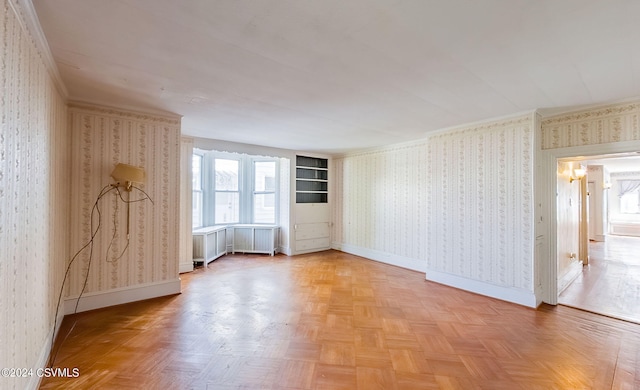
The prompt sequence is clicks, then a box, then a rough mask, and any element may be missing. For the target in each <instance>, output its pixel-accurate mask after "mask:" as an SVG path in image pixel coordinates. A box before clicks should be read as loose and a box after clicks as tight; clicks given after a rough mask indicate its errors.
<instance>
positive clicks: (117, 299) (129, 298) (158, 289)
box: [64, 278, 180, 314]
mask: <svg viewBox="0 0 640 390" xmlns="http://www.w3.org/2000/svg"><path fill="white" fill-rule="evenodd" d="M179 293H180V278H176V279H173V280H169V281H163V282H156V283H146V284H139V285H136V286H131V287H123V288H116V289H113V290H108V291H100V292H95V293H88V294H83V295H82V298H80V303H79V304H78V311H77V312H78V313H80V312H83V311H87V310H94V309H100V308H103V307H108V306H114V305H120V304H123V303H129V302H135V301H142V300H144V299H150V298H157V297H163V296H165V295H172V294H179ZM77 300H78V297H77V296H76V297H70V298H65V300H64V314H73V313H74V309H75V307H76V301H77Z"/></svg>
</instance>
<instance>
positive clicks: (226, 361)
mask: <svg viewBox="0 0 640 390" xmlns="http://www.w3.org/2000/svg"><path fill="white" fill-rule="evenodd" d="M182 277H183V293H182V294H180V295H175V296H170V297H164V298H157V299H152V300H148V301H143V302H136V303H131V304H126V305H120V306H115V307H110V308H105V309H100V310H95V311H91V312H85V313H79V314H76V315H71V316H67V317H66V318H65V320H64V322H63V324H62V329H61V332H60V336H59V337H58V343H57V344H56V348H55V349H56V350H57V351H58V352H57V356H56V359H55V363H54V366H55V367H70V368H78V370H79V374H80V376H79V377H78V378H43V382H42V385H41V388H43V389H52V388H64V389H73V388H78V389H87V388H92V389H97V388H100V389H102V388H109V389H112V388H118V389H125V388H136V389H217V390H218V389H219V390H225V389H332V390H336V389H350V390H351V389H366V390H370V389H403V390H405V389H510V390H511V389H531V388H537V389H565V388H571V389H588V388H593V389H611V388H618V389H619V388H640V325H637V324H633V323H629V322H625V321H620V320H615V319H612V318H608V317H604V316H600V315H595V314H592V313H589V312H585V311H581V310H576V309H573V308H569V307H564V306H557V307H552V306H548V305H542V306H541V307H540V308H539V309H537V310H535V309H531V308H527V307H523V306H519V305H515V304H511V303H507V302H504V301H499V300H496V299H491V298H487V297H483V296H479V295H475V294H472V293H468V292H465V291H462V290H457V289H454V288H450V287H446V286H443V285H439V284H436V283H432V282H428V281H426V280H425V277H424V274H423V273H420V272H415V271H409V270H406V269H401V268H397V267H394V266H390V265H386V264H381V263H377V262H374V261H371V260H367V259H364V258H361V257H357V256H353V255H349V254H345V253H342V252H337V251H327V252H322V253H319V254H311V255H303V256H296V257H287V256H283V255H277V256H275V257H271V256H261V255H252V256H244V255H228V256H223V257H222V258H220V259H218V260H216V261H214V262H212V263H210V264H209V265H208V266H207V267H205V268H200V269H198V270H197V271H195V272H193V273H191V274H185V275H182ZM60 340H63V342H62V344H60Z"/></svg>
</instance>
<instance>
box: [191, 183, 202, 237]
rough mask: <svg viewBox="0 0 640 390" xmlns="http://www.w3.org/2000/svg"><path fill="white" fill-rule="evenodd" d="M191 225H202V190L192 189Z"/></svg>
mask: <svg viewBox="0 0 640 390" xmlns="http://www.w3.org/2000/svg"><path fill="white" fill-rule="evenodd" d="M192 210H193V216H192V223H191V225H192V227H194V228H197V227H200V226H202V192H199V191H193V208H192Z"/></svg>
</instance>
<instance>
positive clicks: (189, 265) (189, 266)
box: [178, 261, 193, 274]
mask: <svg viewBox="0 0 640 390" xmlns="http://www.w3.org/2000/svg"><path fill="white" fill-rule="evenodd" d="M192 271H193V261H190V262H186V263H180V264H178V272H179V273H181V274H183V273H185V272H192Z"/></svg>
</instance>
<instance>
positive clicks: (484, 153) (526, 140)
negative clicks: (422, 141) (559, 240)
mask: <svg viewBox="0 0 640 390" xmlns="http://www.w3.org/2000/svg"><path fill="white" fill-rule="evenodd" d="M533 121H534V118H533V116H532V115H527V116H521V117H515V118H512V119H506V120H501V121H494V122H488V123H484V124H481V125H476V126H469V127H465V128H461V129H458V130H455V131H449V132H445V133H441V134H438V135H434V136H432V137H430V138H429V140H428V141H429V142H428V158H427V166H428V180H429V185H428V187H427V210H428V214H429V225H428V229H427V233H426V241H427V243H428V253H427V269H428V270H435V271H439V272H443V273H447V274H452V275H457V276H461V277H464V278H468V279H473V280H478V281H481V282H486V283H489V284H491V285H497V286H501V287H507V288H517V289H522V290H524V291H528V292H533V241H532V240H533V236H534V232H533V153H534V151H533V145H534V139H533V137H534V132H533V128H534V127H533V126H534V125H533Z"/></svg>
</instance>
